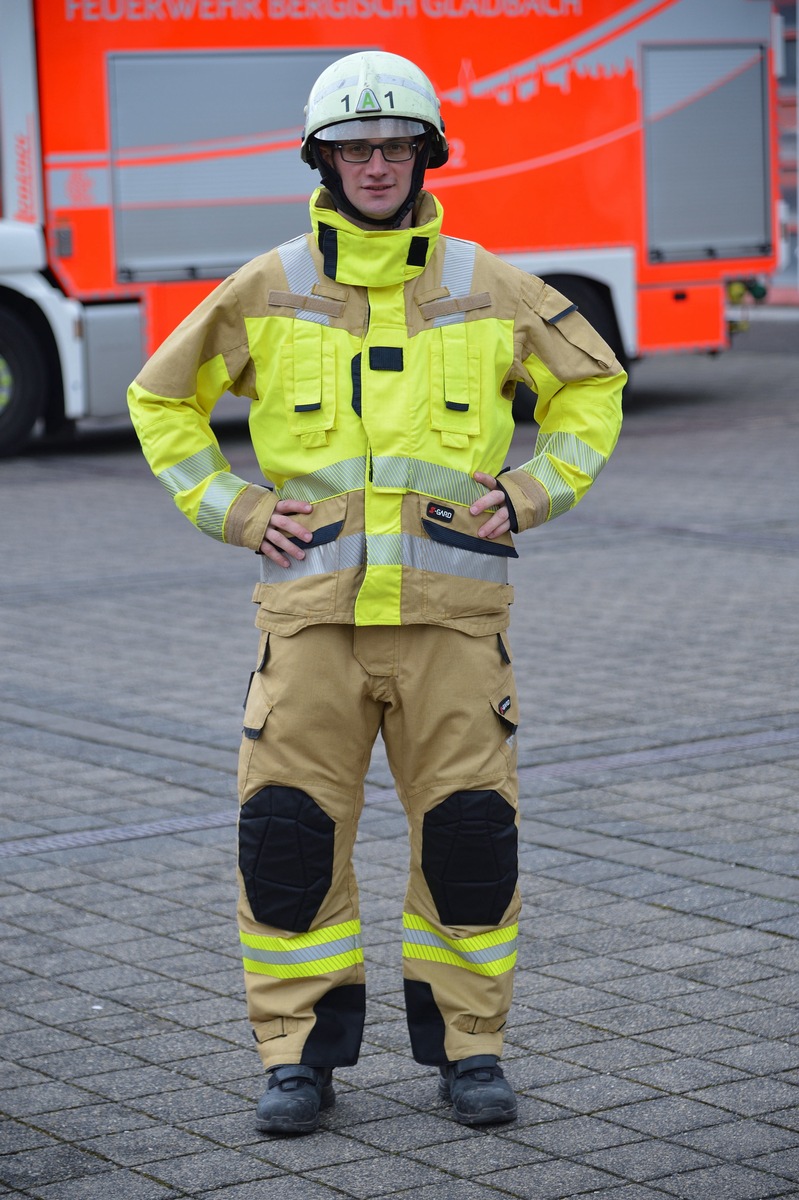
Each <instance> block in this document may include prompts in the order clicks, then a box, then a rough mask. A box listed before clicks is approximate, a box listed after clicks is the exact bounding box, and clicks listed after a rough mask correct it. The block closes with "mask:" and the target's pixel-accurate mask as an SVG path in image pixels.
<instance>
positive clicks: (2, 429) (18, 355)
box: [0, 308, 47, 457]
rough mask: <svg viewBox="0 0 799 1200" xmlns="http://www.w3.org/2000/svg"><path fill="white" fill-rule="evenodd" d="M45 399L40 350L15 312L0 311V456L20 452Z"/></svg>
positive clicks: (29, 331)
mask: <svg viewBox="0 0 799 1200" xmlns="http://www.w3.org/2000/svg"><path fill="white" fill-rule="evenodd" d="M46 399H47V367H46V365H45V359H44V351H43V349H42V347H41V346H40V345H39V343H38V341H37V339H36V337H35V336H34V334H33V333H32V332H31V329H30V327H29V326H28V325H27V324H26V323H25V322H24V321H23V320H22V319H21V318H20V317H18V316H17V314H16V313H15V312H12V311H11V310H10V309H8V308H0V457H7V456H8V455H10V454H16V452H17V451H18V450H21V449H22V447H23V446H24V445H25V443H26V442H27V440H28V437H29V436H30V433H31V430H32V429H33V427H34V425H35V424H36V422H37V421H38V420H39V418H40V417H41V416H42V414H43V412H44V408H45V401H46Z"/></svg>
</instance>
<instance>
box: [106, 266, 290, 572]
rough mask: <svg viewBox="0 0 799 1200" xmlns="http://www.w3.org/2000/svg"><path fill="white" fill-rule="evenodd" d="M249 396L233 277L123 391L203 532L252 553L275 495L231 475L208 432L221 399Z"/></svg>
mask: <svg viewBox="0 0 799 1200" xmlns="http://www.w3.org/2000/svg"><path fill="white" fill-rule="evenodd" d="M226 391H231V392H234V393H235V394H236V395H246V396H249V397H250V398H251V399H255V390H254V372H253V367H252V362H251V360H250V353H249V344H248V340H247V330H246V327H245V324H244V320H243V318H242V314H241V309H240V306H239V301H238V297H237V295H236V286H235V276H231V277H230V278H229V279H227V280H225V282H224V283H221V284H220V285H219V286H218V287H217V288H216V289H215V290H214V291H213V292H212V293H211V294H210V295H209V296H208V297H206V299H205V300H204V301H203V302H202V303H201V304H200V305H198V307H197V308H196V309H194V311H193V312H192V313H190V314H189V316H188V317H186V319H185V320H184V321H183V322H181V324H180V325H179V326H178V327H177V329H176V330H175V331H174V333H172V334H171V335H170V336H169V337H168V338H167V339H166V341H165V342H164V343H163V344H162V345H161V346H160V348H159V349H158V350H156V352H155V354H153V356H152V358H150V359H149V361H148V362H147V363H146V364H145V365H144V367H143V368H142V370H141V372H140V373H139V375H138V376H137V377H136V379H135V380H134V382H133V383H132V384H131V385H130V388H129V389H128V407H129V409H130V415H131V419H132V421H133V425H134V428H135V430H136V433H137V435H138V437H139V441H140V442H141V445H142V450H143V451H144V455H145V458H146V459H147V461H148V463H149V464H150V468H151V470H152V472H153V474H154V475H155V477H156V478H157V479H159V480H160V481H161V483H162V484H163V485H164V487H165V488H166V489H167V491H168V492H169V493H170V494H171V495H172V497H173V499H174V501H175V503H176V505H177V506H178V508H179V509H180V511H181V512H182V513H184V515H185V516H187V517H188V518H189V520H190V521H191V522H192V523H193V524H194V525H196V526H197V528H198V529H200V530H202V532H203V533H207V534H209V535H210V536H211V537H214V538H217V539H218V540H219V541H223V542H231V543H233V544H234V545H238V546H248V547H249V548H250V549H251V550H258V548H259V547H260V545H261V542H262V541H263V537H264V533H265V531H266V527H267V525H268V523H269V518H270V517H271V515H272V512H273V511H274V507H275V497H274V494H273V493H272V492H271V491H269V490H268V489H267V488H264V487H259V486H257V485H255V484H250V483H248V482H247V481H246V480H244V479H240V478H239V477H238V476H237V475H234V474H233V472H232V471H231V469H230V463H229V462H228V461H227V459H226V458H225V457H224V455H223V454H222V451H221V450H220V448H219V443H218V442H217V440H216V437H215V436H214V433H213V430H212V429H211V424H210V417H211V413H212V412H213V409H214V406H215V404H216V402H217V401H218V400H219V398H220V397H221V396H222V395H223V394H224V393H225V392H226Z"/></svg>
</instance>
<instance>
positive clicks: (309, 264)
mask: <svg viewBox="0 0 799 1200" xmlns="http://www.w3.org/2000/svg"><path fill="white" fill-rule="evenodd" d="M277 252H278V254H279V255H280V261H281V263H282V264H283V270H284V271H285V272H286V281H287V282H288V285H289V290H290V291H292V292H297V293H298V294H299V295H300V296H312V295H313V285H314V284H315V283H318V281H319V274H318V272H317V270H316V264H315V263H314V260H313V258H312V256H311V252H310V250H309V249H308V243H307V241H306V240H305V237H304V236H302V237H298V238H293V239H292V240H291V241H290V242H285V243H284V244H283V245H282V246H278V250H277ZM294 315H295V317H296V318H297V320H298V321H315V322H316V323H317V324H318V325H329V324H330V316H329V314H328V313H326V312H321V311H319V310H314V309H311V308H298V309H296V310H295V313H294Z"/></svg>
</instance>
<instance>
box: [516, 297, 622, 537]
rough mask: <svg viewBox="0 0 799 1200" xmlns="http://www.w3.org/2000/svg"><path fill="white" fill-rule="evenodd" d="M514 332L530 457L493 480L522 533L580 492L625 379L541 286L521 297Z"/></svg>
mask: <svg viewBox="0 0 799 1200" xmlns="http://www.w3.org/2000/svg"><path fill="white" fill-rule="evenodd" d="M516 332H517V338H518V339H519V340H518V346H519V352H518V357H519V360H520V363H521V367H522V372H521V373H522V376H523V377H524V378H525V379H526V380H527V381H528V382H529V383H530V385H531V386H532V388H533V390H534V391H535V392H536V394H537V397H538V399H537V403H536V408H535V419H536V421H537V422H538V425H539V432H538V437H537V440H536V445H535V452H534V454H533V457H532V458H531V459H530V461H529V462H526V463H524V464H523V465H522V466H520V467H517V468H516V469H515V470H512V471H507V472H504V473H503V475H502V478H501V487H502V488H503V490H504V491H505V493H506V495H507V497H508V499H509V501H510V503H511V507H512V509H513V514H512V515H515V524H516V526H517V528H518V529H519V530H522V529H529V528H531V527H532V526H534V525H540V524H542V523H543V522H544V521H549V520H552V518H553V517H557V516H560V514H561V513H564V512H567V511H568V509H570V508H573V507H574V505H575V504H577V502H578V501H579V500H581V499H582V497H583V496H584V495H585V493H586V492H587V491H588V489H589V488H590V486H591V484H592V483H593V482H594V480H595V479H596V477H597V475H598V474H599V472H600V471H601V470H602V468H603V467H604V465H605V463H606V462H607V461H608V458H609V457H610V455H611V452H612V451H613V448H614V446H615V445H616V441H617V439H618V436H619V431H620V429H621V417H622V414H621V394H622V388H623V387H624V384H625V382H626V380H627V375H626V373H625V372H624V370H623V369H622V367H621V364H620V363H619V361H618V359H617V358H616V356H615V354H614V353H613V351H612V350H611V348H610V347H609V346H608V345H607V343H606V342H605V341H604V340H603V339H602V338H601V337H600V336H599V334H598V333H597V332H596V330H594V329H593V327H592V326H591V325H589V323H588V322H587V321H586V320H585V318H584V317H583V316H581V314H580V313H579V312H578V311H577V308H576V306H575V305H574V304H572V303H571V301H569V300H568V299H567V298H566V297H565V296H562V295H561V294H560V292H557V291H555V289H554V288H551V287H549V285H548V284H544V283H542V282H541V280H533V279H531V280H529V288H526V289H525V290H524V291H523V295H522V299H521V303H520V312H519V318H518V321H517V329H516Z"/></svg>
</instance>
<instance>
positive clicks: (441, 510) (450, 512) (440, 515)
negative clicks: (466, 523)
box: [427, 500, 455, 525]
mask: <svg viewBox="0 0 799 1200" xmlns="http://www.w3.org/2000/svg"><path fill="white" fill-rule="evenodd" d="M427 516H428V517H432V518H433V520H434V521H446V522H447V524H448V525H449V523H450V521H452V519H453V518H454V516H455V509H454V508H447V506H446V505H445V504H439V503H438V501H437V500H429V501H428V503H427Z"/></svg>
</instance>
